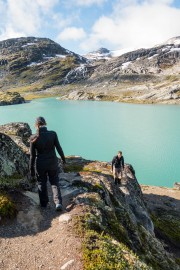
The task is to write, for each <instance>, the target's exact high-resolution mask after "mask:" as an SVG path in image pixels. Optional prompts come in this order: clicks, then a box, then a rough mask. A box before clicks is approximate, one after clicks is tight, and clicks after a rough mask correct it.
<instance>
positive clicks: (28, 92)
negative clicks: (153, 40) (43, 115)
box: [0, 37, 180, 104]
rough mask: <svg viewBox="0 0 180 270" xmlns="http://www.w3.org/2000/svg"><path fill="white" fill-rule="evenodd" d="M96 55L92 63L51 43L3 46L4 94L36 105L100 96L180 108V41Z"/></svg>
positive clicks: (0, 84)
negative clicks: (40, 100) (38, 100)
mask: <svg viewBox="0 0 180 270" xmlns="http://www.w3.org/2000/svg"><path fill="white" fill-rule="evenodd" d="M102 53H103V55H104V56H103V57H102ZM92 55H93V53H92ZM92 55H91V56H92ZM96 55H98V57H94V59H93V61H89V60H88V59H86V58H85V57H82V56H80V55H77V54H75V53H73V52H70V51H68V50H66V49H64V48H63V47H61V46H60V45H59V44H57V43H55V42H53V41H52V40H49V39H46V38H35V37H28V38H17V39H10V40H5V41H2V42H0V89H1V90H5V91H6V90H9V91H18V92H20V93H22V94H23V95H24V96H25V97H26V98H30V99H31V98H33V97H38V96H43V95H45V96H50V95H59V96H60V97H61V98H62V99H92V100H96V99H97V98H96V96H98V100H113V101H123V102H137V103H158V102H159V103H173V104H174V103H177V104H179V102H180V76H179V74H180V37H176V38H173V39H170V40H168V41H167V42H165V43H163V44H160V45H157V46H154V47H152V48H149V49H139V50H135V51H131V52H128V53H124V54H121V55H120V56H119V57H112V58H111V57H110V53H109V50H107V49H104V48H101V49H100V50H99V51H98V52H96ZM79 91H80V93H79ZM72 92H73V95H71V93H72Z"/></svg>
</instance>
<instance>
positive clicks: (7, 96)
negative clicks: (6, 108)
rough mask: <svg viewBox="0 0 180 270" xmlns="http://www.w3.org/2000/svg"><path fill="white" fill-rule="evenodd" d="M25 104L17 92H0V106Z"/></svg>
mask: <svg viewBox="0 0 180 270" xmlns="http://www.w3.org/2000/svg"><path fill="white" fill-rule="evenodd" d="M21 103H25V99H24V98H23V97H22V96H21V95H20V94H19V93H17V92H0V106H3V105H14V104H21Z"/></svg>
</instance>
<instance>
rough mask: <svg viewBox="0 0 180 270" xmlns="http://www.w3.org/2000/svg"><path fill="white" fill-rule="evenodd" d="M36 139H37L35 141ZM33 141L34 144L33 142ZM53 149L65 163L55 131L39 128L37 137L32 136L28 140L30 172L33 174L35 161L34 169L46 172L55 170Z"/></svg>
mask: <svg viewBox="0 0 180 270" xmlns="http://www.w3.org/2000/svg"><path fill="white" fill-rule="evenodd" d="M36 138H37V139H36ZM33 141H34V142H33ZM55 148H56V149H57V151H58V154H59V155H60V156H61V158H62V160H63V162H65V156H64V153H63V150H62V148H61V145H60V143H59V140H58V137H57V134H56V132H55V131H49V130H47V128H46V127H40V129H39V135H37V134H36V135H32V136H31V139H30V165H29V167H30V171H31V174H33V172H34V165H35V161H36V169H38V168H40V169H41V168H47V169H48V170H54V169H57V166H58V159H57V156H56V151H55Z"/></svg>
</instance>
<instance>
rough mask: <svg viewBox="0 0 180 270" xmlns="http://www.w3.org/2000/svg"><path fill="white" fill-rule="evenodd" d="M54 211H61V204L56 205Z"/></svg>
mask: <svg viewBox="0 0 180 270" xmlns="http://www.w3.org/2000/svg"><path fill="white" fill-rule="evenodd" d="M56 211H62V204H60V203H58V204H56Z"/></svg>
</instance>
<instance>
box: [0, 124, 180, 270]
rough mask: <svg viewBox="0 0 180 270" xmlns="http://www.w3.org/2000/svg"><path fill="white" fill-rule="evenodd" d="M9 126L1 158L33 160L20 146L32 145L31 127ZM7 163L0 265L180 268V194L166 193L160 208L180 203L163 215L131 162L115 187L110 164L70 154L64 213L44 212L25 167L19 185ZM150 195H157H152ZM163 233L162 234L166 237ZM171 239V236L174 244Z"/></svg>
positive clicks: (63, 173) (1, 206)
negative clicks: (13, 213) (12, 209)
mask: <svg viewBox="0 0 180 270" xmlns="http://www.w3.org/2000/svg"><path fill="white" fill-rule="evenodd" d="M23 128H24V129H25V132H24V133H25V134H26V136H25V137H24V136H23V134H24V133H22V130H23ZM2 129H4V130H5V133H6V134H5V133H0V134H1V137H2V136H4V137H2V138H3V141H2V144H3V146H4V147H3V149H2V148H1V149H2V151H1V158H0V164H2V161H3V160H5V159H7V158H8V160H9V161H8V164H10V162H12V160H11V154H13V153H14V154H15V153H17V152H18V154H19V155H21V158H22V159H24V164H25V163H26V164H27V159H28V156H26V157H24V155H26V153H25V152H24V151H23V150H22V152H21V153H20V151H19V149H22V144H24V143H26V144H27V137H28V134H29V132H30V130H29V128H28V126H27V124H23V123H14V124H9V125H4V126H3V127H2ZM2 129H1V130H2ZM8 130H9V131H8ZM1 132H2V131H1ZM8 132H9V134H10V137H9V136H8ZM30 133H31V132H30ZM12 134H13V135H12ZM17 135H18V136H17ZM13 136H15V137H14V138H16V140H15V141H14V145H13V144H12V143H11V145H12V147H9V146H8V145H7V144H6V142H8V141H9V140H13ZM17 137H18V140H17ZM15 144H16V147H15ZM11 145H10V146H11ZM8 153H9V154H8ZM19 160H20V157H19ZM3 164H4V163H3ZM1 168H2V170H3V171H4V172H5V173H4V174H2V175H3V178H2V176H1V178H0V179H1V183H2V179H3V185H2V184H0V191H1V194H0V213H1V216H2V217H1V218H2V219H1V223H0V236H1V239H0V242H1V249H0V258H1V260H0V266H1V269H6V270H8V269H14V268H15V267H16V268H19V269H24V268H25V267H26V266H28V269H30V270H31V269H33V270H34V269H44V270H47V269H50V268H51V269H54V270H56V269H62V270H63V269H67V270H68V269H71V270H76V269H78V270H79V269H84V270H90V269H91V270H93V269H94V270H96V269H99V270H104V269H122V270H123V269H124V270H125V269H134V270H135V269H137V270H138V269H149V270H150V269H154V270H177V269H180V267H179V265H178V263H179V259H178V245H179V224H180V217H179V214H178V211H179V204H178V200H175V199H171V200H170V199H168V198H166V200H164V202H165V204H164V205H163V203H161V205H160V204H159V205H158V206H157V209H160V207H162V208H163V207H166V206H167V207H168V210H169V209H171V210H172V209H173V211H171V210H169V212H168V214H166V213H167V212H165V211H164V212H163V213H162V211H161V215H159V212H157V213H156V211H155V204H154V205H153V206H152V204H151V205H150V204H148V206H149V207H148V208H149V210H147V205H146V203H148V194H147V193H146V196H147V199H146V202H145V200H144V197H143V194H142V191H141V187H140V186H139V184H138V181H137V179H136V176H135V171H134V169H133V167H132V166H131V165H129V164H125V174H124V175H123V178H122V179H121V184H120V185H119V186H116V185H114V181H113V177H112V174H111V166H110V164H108V163H106V162H98V161H90V160H84V159H82V158H80V157H74V156H73V157H67V165H66V167H65V168H64V171H63V168H62V165H61V167H60V170H61V171H60V174H59V177H60V185H61V190H62V195H63V204H64V210H63V213H62V214H61V215H60V216H58V214H56V213H55V212H54V205H53V204H52V202H51V204H50V205H49V207H48V208H47V209H45V210H41V209H40V208H39V207H38V200H37V193H36V188H35V187H34V184H33V183H30V182H29V181H28V179H27V177H26V173H25V172H23V171H21V172H20V171H19V170H18V168H19V167H16V170H17V173H18V174H19V179H18V177H17V176H16V182H15V184H14V182H13V181H11V182H10V179H11V180H13V179H14V177H15V171H11V167H9V168H10V169H9V173H7V171H8V169H7V168H6V170H4V167H3V166H1ZM7 175H8V176H9V177H8V178H7ZM18 180H19V181H18ZM25 183H26V185H25ZM24 188H25V189H26V191H25V190H24ZM27 189H28V191H27ZM49 192H50V190H49ZM177 192H179V191H177ZM7 194H8V196H9V197H8V198H9V200H11V201H13V202H14V204H15V205H16V210H17V211H18V212H17V215H16V218H15V219H14V220H13V221H12V222H10V221H9V222H8V220H7V219H6V220H5V219H4V214H5V213H6V212H3V211H2V209H4V208H5V206H4V204H3V202H5V198H4V199H3V196H4V197H5V196H7ZM169 194H172V192H171V193H169ZM151 195H152V194H151ZM177 196H178V195H177ZM149 201H152V200H151V199H150V198H149ZM157 201H159V199H158V200H157ZM8 205H9V206H10V205H11V204H10V203H9V204H8ZM166 210H167V209H166ZM6 211H7V212H8V211H10V208H6ZM169 215H171V216H172V218H171V219H169V218H168V217H169ZM175 220H176V222H175ZM162 224H164V225H165V224H168V227H169V228H173V232H174V234H173V233H172V232H171V230H166V231H165V230H164V228H163V227H164V225H162ZM154 228H155V230H154ZM156 230H157V232H156ZM159 232H162V234H161V237H159V235H158V233H159ZM167 237H168V240H169V241H171V240H172V243H171V244H170V242H168V241H167ZM172 247H173V248H172ZM12 251H13V252H12ZM8 254H11V256H9V255H8Z"/></svg>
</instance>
